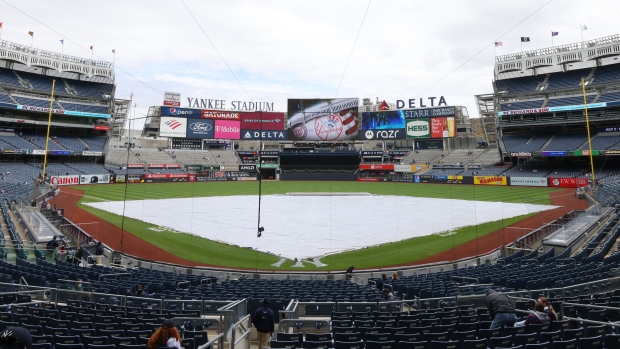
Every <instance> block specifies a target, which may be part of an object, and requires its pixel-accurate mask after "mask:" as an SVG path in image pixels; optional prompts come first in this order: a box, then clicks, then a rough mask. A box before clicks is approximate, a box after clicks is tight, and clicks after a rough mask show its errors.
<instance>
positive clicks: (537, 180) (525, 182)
mask: <svg viewBox="0 0 620 349" xmlns="http://www.w3.org/2000/svg"><path fill="white" fill-rule="evenodd" d="M510 185H521V186H525V187H546V186H547V185H548V184H547V178H546V177H510Z"/></svg>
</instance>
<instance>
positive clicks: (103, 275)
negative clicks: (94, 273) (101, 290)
mask: <svg viewBox="0 0 620 349" xmlns="http://www.w3.org/2000/svg"><path fill="white" fill-rule="evenodd" d="M125 275H129V278H130V279H131V278H132V277H133V274H132V273H116V274H101V275H99V281H101V278H102V277H108V276H115V277H114V279H118V277H117V276H125Z"/></svg>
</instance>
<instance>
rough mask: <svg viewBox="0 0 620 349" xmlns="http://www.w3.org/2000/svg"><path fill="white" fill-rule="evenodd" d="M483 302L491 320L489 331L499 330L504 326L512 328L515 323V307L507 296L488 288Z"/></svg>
mask: <svg viewBox="0 0 620 349" xmlns="http://www.w3.org/2000/svg"><path fill="white" fill-rule="evenodd" d="M484 300H485V302H486V303H487V308H488V309H489V315H491V319H493V322H492V323H491V329H495V328H501V327H502V326H504V325H508V326H513V325H514V323H515V322H517V315H516V314H515V307H514V306H513V305H512V302H511V301H510V298H508V296H507V295H505V294H504V293H502V292H496V291H494V290H492V289H490V288H488V289H487V291H486V297H485V298H484Z"/></svg>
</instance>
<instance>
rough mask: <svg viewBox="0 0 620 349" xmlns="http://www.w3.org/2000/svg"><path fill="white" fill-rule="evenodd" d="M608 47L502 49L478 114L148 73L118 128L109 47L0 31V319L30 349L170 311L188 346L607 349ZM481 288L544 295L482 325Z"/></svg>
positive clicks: (605, 41) (142, 327) (611, 124)
mask: <svg viewBox="0 0 620 349" xmlns="http://www.w3.org/2000/svg"><path fill="white" fill-rule="evenodd" d="M1 24H2V23H1V22H0V28H1ZM30 36H33V35H32V34H30ZM528 40H529V38H528ZM499 44H500V45H501V42H500V43H499ZM497 45H498V44H497V43H496V46H497ZM91 51H92V47H91ZM619 56H620V35H617V34H615V35H610V36H605V37H601V38H596V39H592V40H585V41H581V42H576V43H572V44H568V45H561V46H557V45H556V46H551V47H547V48H544V49H538V50H532V51H521V52H513V53H509V54H506V55H498V56H496V57H495V61H494V64H493V66H491V65H490V64H489V67H488V70H489V73H490V70H491V69H493V72H492V83H491V84H489V86H488V88H487V90H488V91H492V93H484V91H481V93H480V94H478V95H475V96H473V97H474V98H475V101H476V109H477V110H476V112H477V113H478V115H479V116H480V117H475V118H474V117H470V112H469V111H468V109H467V106H465V105H449V104H448V103H447V102H446V98H444V97H443V96H441V97H439V96H438V97H430V98H427V99H426V100H423V99H419V100H414V99H410V100H395V101H389V100H381V99H379V98H377V99H376V100H374V101H373V100H371V99H370V98H365V97H364V96H358V97H355V96H351V97H347V98H298V96H290V98H288V99H287V100H286V103H285V105H286V106H287V110H286V112H278V111H275V110H274V109H275V108H274V107H273V103H272V102H251V101H250V102H244V101H229V102H228V103H225V102H226V101H223V100H211V99H201V98H193V97H188V95H187V94H186V93H181V92H166V93H165V95H164V96H163V98H162V101H161V103H160V104H159V105H153V106H150V107H149V109H148V115H146V116H145V117H144V118H143V121H144V127H143V128H134V124H133V121H135V120H136V119H137V118H136V117H135V115H134V117H133V118H132V113H131V109H132V107H133V108H135V105H132V103H133V102H134V101H133V100H132V97H130V98H122V97H120V96H117V95H116V88H117V85H116V79H115V76H116V74H117V70H116V68H115V64H114V62H108V61H103V60H94V59H93V58H92V57H91V58H90V59H86V58H82V57H78V56H72V55H68V54H65V53H58V52H52V51H47V50H43V49H38V48H36V47H32V45H31V46H27V45H22V44H19V43H16V42H11V41H6V40H0V172H1V179H0V189H1V196H0V198H1V200H0V208H1V211H2V218H1V219H0V226H1V229H2V237H1V241H0V245H1V247H0V282H1V287H2V289H1V290H0V308H1V309H0V330H7V331H10V330H11V328H14V327H16V326H18V327H23V328H26V329H27V330H28V333H29V334H30V335H29V336H31V337H32V339H31V343H29V345H26V344H24V343H22V344H23V348H28V349H30V348H36V349H142V348H147V347H148V348H151V349H152V342H149V340H150V338H152V336H154V334H155V333H157V331H160V328H169V327H166V326H168V325H166V324H169V322H167V321H172V322H171V323H172V324H173V325H174V326H173V327H174V328H176V329H177V331H178V332H179V333H180V341H179V343H180V347H182V348H184V349H207V348H214V347H216V348H217V349H224V348H230V349H235V348H238V349H250V348H259V347H260V346H261V345H264V344H265V343H263V339H261V338H267V337H266V334H269V336H268V339H267V342H266V345H267V346H268V347H271V348H304V349H305V348H309V349H319V348H321V349H322V348H335V349H442V348H446V349H447V348H454V349H461V348H462V349H469V348H491V349H495V348H531V349H533V348H549V349H560V348H578V349H583V348H588V349H595V348H609V349H611V348H620V334H618V333H619V332H618V330H619V327H620V272H619V271H618V270H619V269H618V267H619V266H620V264H619V263H620V251H619V246H620V243H619V241H618V239H619V238H620V201H619V200H618V194H619V193H620V161H619V160H618V155H620V116H619V113H620V64H619V63H617V60H618V57H619ZM489 76H491V74H489ZM188 92H191V91H188ZM190 95H191V93H190ZM448 100H449V99H448ZM226 105H228V106H230V108H228V109H227V108H226V107H225V106H226ZM416 106H417V107H416ZM491 290H493V291H495V292H496V293H502V294H504V295H506V296H507V298H508V300H509V301H510V302H509V303H510V304H511V306H512V307H514V310H513V311H511V313H515V314H516V316H517V317H519V318H522V317H523V318H524V317H527V316H528V315H529V314H530V313H531V312H534V311H535V310H536V309H538V308H537V307H538V303H539V301H540V297H544V298H545V299H548V301H549V302H550V303H551V304H553V307H552V309H553V308H555V313H557V315H555V319H551V318H550V319H549V320H548V321H544V322H541V323H528V324H527V326H523V327H512V326H508V325H506V326H501V327H499V328H493V324H494V321H495V318H493V317H492V316H491V315H490V313H489V310H488V309H487V306H488V305H489V303H488V297H489V296H488V295H489V294H491V293H490V292H491ZM489 307H490V306H489ZM263 309H269V312H270V313H271V314H272V315H271V316H272V317H273V324H272V326H274V328H272V329H271V330H270V331H269V330H268V331H267V332H264V331H261V326H260V325H257V324H258V323H257V320H256V319H255V317H256V316H254V314H257V311H263ZM264 311H265V312H266V311H267V310H264ZM536 311H537V310H536ZM555 313H554V314H555ZM528 319H529V317H528ZM552 320H553V321H552ZM164 321H166V322H164ZM526 321H527V320H526ZM162 322H163V323H164V327H162ZM169 326H172V325H169ZM261 335H265V336H263V337H261ZM11 338H13V337H11ZM16 338H17V337H16ZM17 340H18V341H19V340H22V341H23V340H24V339H20V338H17ZM159 344H162V343H159ZM164 344H166V343H164ZM155 347H162V345H156V346H155ZM163 347H166V345H163ZM20 348H22V347H20Z"/></svg>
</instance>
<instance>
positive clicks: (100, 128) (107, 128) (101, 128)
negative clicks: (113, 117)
mask: <svg viewBox="0 0 620 349" xmlns="http://www.w3.org/2000/svg"><path fill="white" fill-rule="evenodd" d="M95 130H96V131H110V126H108V125H95Z"/></svg>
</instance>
